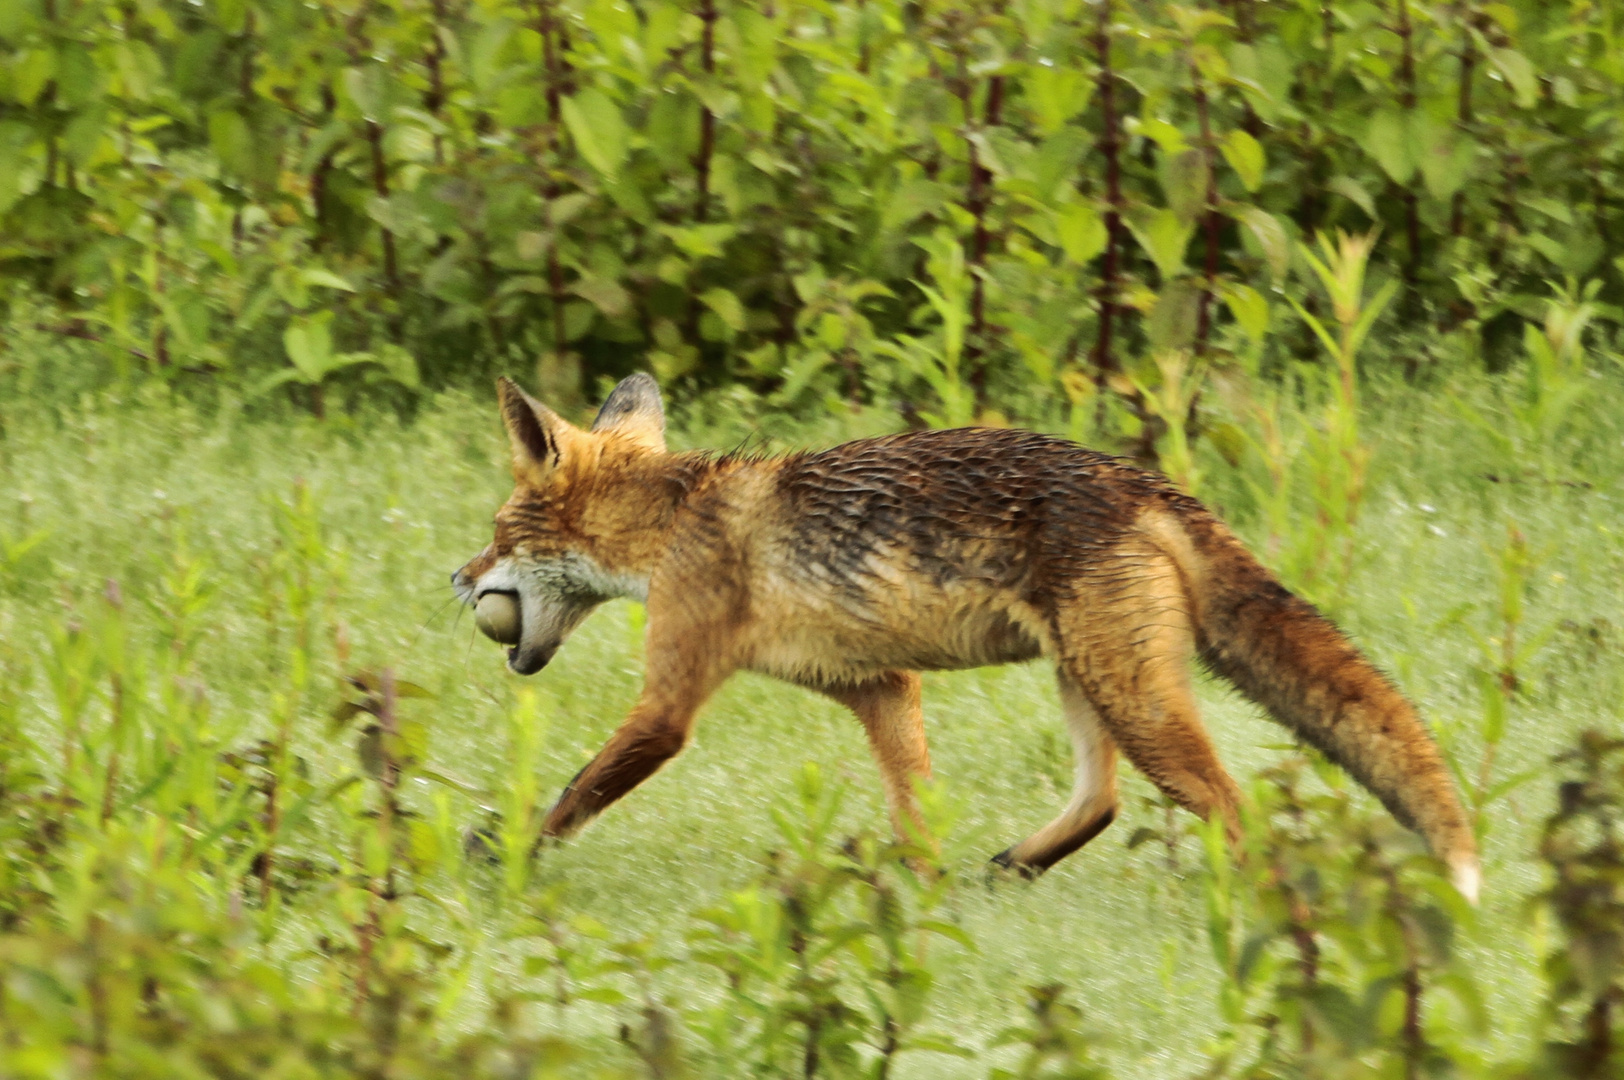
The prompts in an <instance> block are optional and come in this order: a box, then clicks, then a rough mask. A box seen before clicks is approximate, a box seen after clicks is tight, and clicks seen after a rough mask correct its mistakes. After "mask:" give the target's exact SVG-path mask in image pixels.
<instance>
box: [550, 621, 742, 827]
mask: <svg viewBox="0 0 1624 1080" xmlns="http://www.w3.org/2000/svg"><path fill="white" fill-rule="evenodd" d="M672 636H675V635H656V634H655V633H654V632H653V627H652V626H651V628H650V634H649V649H648V664H647V675H646V677H645V678H644V682H643V693H642V695H641V696H640V697H639V698H638V699H637V704H636V705H635V706H633V708H632V711H631V713H630V714H629V715H628V716H627V717H626V719H625V721H624V722H623V723H622V724H621V725H620V727H619V728H618V729H616V731H615V733H614V734H613V735H612V736H610V738H609V742H608V743H606V744H605V745H604V748H603V749H602V750H600V751H598V756H597V757H595V758H593V759H592V761H591V762H590V763H588V765H587V767H586V768H584V769H582V770H581V771H580V772H579V773H577V774H576V776H575V779H574V780H571V781H570V782H569V786H568V787H566V788H565V789H564V793H563V794H562V795H560V796H559V797H558V802H557V803H555V804H553V808H552V810H551V811H550V812H549V813H548V815H547V820H546V822H545V823H544V824H543V825H542V828H541V834H542V838H543V839H546V838H563V837H567V836H569V835H570V834H571V833H574V832H575V831H576V830H578V829H580V828H581V827H582V826H583V825H585V824H586V823H587V822H589V821H591V820H592V819H593V818H595V817H597V816H598V814H599V813H601V812H602V811H603V809H604V808H605V807H607V806H608V805H609V804H610V803H612V802H614V801H615V800H616V799H618V798H620V797H621V796H622V795H624V794H626V793H627V792H628V791H630V790H631V789H632V788H634V787H636V786H637V785H638V784H641V783H642V782H643V781H644V780H647V779H648V778H649V777H650V776H652V775H654V773H655V772H656V771H657V770H658V769H659V768H660V766H661V765H664V764H665V763H666V762H667V761H669V760H670V759H671V758H673V757H675V756H676V755H677V753H678V751H680V750H681V749H682V748H683V746H685V745H686V744H687V742H688V735H689V733H690V732H691V731H692V730H693V726H694V717H695V715H696V714H697V713H698V712H699V707H700V706H701V705H703V704H704V703H705V699H706V698H708V697H710V695H711V693H712V691H714V690H715V689H716V687H717V686H719V685H721V683H722V680H723V679H725V678H726V677H727V674H728V672H729V670H730V669H729V668H726V667H723V666H722V665H720V664H718V663H717V662H716V660H715V659H714V657H715V656H716V655H717V654H718V653H719V652H721V651H722V650H715V651H712V652H710V653H709V655H705V656H696V655H694V653H695V652H696V649H695V646H696V644H697V643H699V642H702V641H704V638H705V637H708V636H711V635H701V636H699V637H697V638H696V637H688V638H686V639H685V640H684V641H682V642H677V641H672V640H671V637H672ZM710 644H712V646H713V648H714V638H712V642H710Z"/></svg>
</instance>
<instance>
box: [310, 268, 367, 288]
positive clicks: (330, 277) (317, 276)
mask: <svg viewBox="0 0 1624 1080" xmlns="http://www.w3.org/2000/svg"><path fill="white" fill-rule="evenodd" d="M299 280H300V281H302V282H304V283H305V284H306V285H320V286H322V287H323V288H328V289H342V290H343V291H344V292H354V291H355V286H354V285H351V284H350V283H349V282H347V281H345V280H344V279H343V278H341V277H339V276H338V275H337V274H335V273H333V272H332V271H331V270H328V269H326V268H325V267H320V266H306V267H304V268H302V269H301V270H300V271H299Z"/></svg>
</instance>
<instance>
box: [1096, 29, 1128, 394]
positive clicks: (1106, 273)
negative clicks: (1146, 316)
mask: <svg viewBox="0 0 1624 1080" xmlns="http://www.w3.org/2000/svg"><path fill="white" fill-rule="evenodd" d="M1094 54H1095V56H1096V57H1098V60H1099V65H1100V73H1099V97H1100V125H1101V131H1100V141H1099V149H1100V153H1101V154H1103V155H1104V156H1105V264H1104V266H1103V267H1102V269H1101V272H1100V289H1099V302H1100V331H1099V336H1098V337H1097V338H1096V339H1095V341H1094V356H1093V364H1094V380H1095V382H1096V383H1098V385H1099V388H1100V390H1101V391H1102V392H1101V393H1100V394H1098V395H1097V400H1098V402H1099V404H1098V406H1097V408H1098V409H1100V410H1101V411H1102V412H1103V410H1104V408H1105V394H1104V393H1103V391H1104V390H1105V389H1106V382H1107V380H1108V379H1109V377H1110V375H1111V374H1113V373H1114V372H1115V371H1116V369H1117V364H1116V354H1115V353H1114V352H1113V351H1112V348H1111V335H1112V331H1113V330H1114V329H1115V322H1116V309H1117V288H1118V281H1117V270H1118V259H1119V257H1120V252H1121V250H1122V245H1123V239H1124V238H1123V235H1122V234H1123V231H1124V229H1123V224H1122V164H1121V161H1120V160H1119V159H1118V155H1119V153H1120V152H1121V148H1122V138H1121V133H1120V132H1119V131H1118V130H1117V113H1116V73H1115V72H1114V71H1112V69H1111V0H1101V3H1100V7H1099V18H1098V20H1097V21H1096V23H1095V26H1094ZM1099 419H1101V420H1103V419H1104V418H1103V416H1101V417H1100V418H1099Z"/></svg>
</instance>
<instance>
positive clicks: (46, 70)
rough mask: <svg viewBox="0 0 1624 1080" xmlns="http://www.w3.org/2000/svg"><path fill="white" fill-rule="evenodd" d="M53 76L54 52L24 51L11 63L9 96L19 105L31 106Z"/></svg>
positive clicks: (54, 67) (54, 66) (54, 72)
mask: <svg viewBox="0 0 1624 1080" xmlns="http://www.w3.org/2000/svg"><path fill="white" fill-rule="evenodd" d="M55 74H56V52H55V50H53V49H25V50H23V51H22V52H20V53H18V54H17V58H16V59H15V60H13V61H12V62H11V96H12V97H13V98H15V99H16V101H17V103H18V104H19V105H25V106H26V105H32V104H34V102H35V101H36V100H38V98H39V96H40V94H41V93H42V92H43V91H44V90H45V84H46V83H48V82H50V81H51V78H52V76H54V75H55Z"/></svg>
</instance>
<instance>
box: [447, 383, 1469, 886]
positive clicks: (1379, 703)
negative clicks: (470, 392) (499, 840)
mask: <svg viewBox="0 0 1624 1080" xmlns="http://www.w3.org/2000/svg"><path fill="white" fill-rule="evenodd" d="M498 392H499V395H500V399H501V410H502V418H503V421H504V423H505V425H506V427H507V432H508V436H509V438H510V440H511V442H512V448H513V475H514V481H515V484H514V490H513V494H512V496H511V497H510V498H509V499H508V500H507V502H506V503H505V504H504V505H503V506H502V508H501V509H500V510H499V511H498V512H497V514H496V535H495V539H494V540H493V542H492V543H491V544H490V546H489V547H487V548H486V549H485V550H484V551H482V552H481V553H480V554H479V555H478V556H477V557H475V558H474V559H473V560H472V561H471V562H469V563H468V564H467V565H466V566H464V567H463V568H462V569H460V570H458V571H457V572H456V573H455V574H454V575H452V582H453V584H454V585H455V587H456V589H457V591H458V593H459V594H460V596H461V597H462V599H463V600H464V602H466V603H470V604H473V605H475V621H476V623H477V624H478V625H479V627H480V629H481V630H482V631H484V632H485V633H486V634H487V636H490V637H492V638H494V639H495V640H497V641H500V642H502V643H504V644H507V645H509V646H511V647H510V648H509V650H508V665H509V667H510V668H511V669H512V670H513V671H515V672H517V673H518V674H520V675H529V674H533V673H534V672H537V671H539V670H541V668H543V667H544V666H545V665H546V664H547V661H548V660H549V659H551V658H552V655H553V653H554V652H555V651H556V650H557V649H558V647H559V645H560V644H561V643H562V642H563V640H564V639H565V637H567V636H568V635H569V633H570V631H571V630H573V629H574V628H575V627H576V626H577V625H579V624H580V622H581V620H582V619H583V618H585V617H586V615H587V614H588V613H589V612H590V611H592V609H593V608H594V607H596V606H597V605H598V604H600V603H602V602H603V601H605V600H608V599H610V598H612V597H617V596H627V597H634V598H636V599H639V600H642V601H644V602H645V603H646V604H647V605H648V624H647V625H648V630H647V635H648V636H647V656H646V678H645V682H644V686H643V690H642V694H641V696H640V697H639V699H638V701H637V704H636V706H635V707H634V708H633V709H632V711H631V714H630V715H629V716H628V717H627V718H626V720H625V722H624V723H623V724H622V725H621V726H620V728H619V729H618V730H617V731H616V732H615V734H614V735H613V737H611V738H610V740H609V742H608V744H607V745H606V746H605V747H604V748H603V750H602V751H601V752H600V753H599V754H598V755H597V757H595V758H594V759H593V760H592V762H591V763H590V764H588V765H587V766H586V768H584V769H583V770H581V772H580V773H579V774H578V775H577V776H576V777H575V779H574V780H573V781H572V782H571V783H570V784H569V786H568V787H567V788H566V789H565V790H564V792H563V794H562V795H561V796H560V797H559V799H558V802H557V803H556V804H555V805H554V806H553V808H552V810H551V811H550V813H549V814H548V816H547V819H546V822H545V824H544V825H543V830H542V831H543V835H544V836H546V837H564V836H568V835H570V834H571V833H573V832H575V831H576V830H577V829H579V828H581V826H583V825H584V824H586V823H587V822H588V821H589V820H591V819H592V818H593V817H594V816H595V815H597V814H598V813H599V812H600V811H602V810H603V809H604V808H605V807H607V806H608V805H609V804H610V803H612V802H614V801H615V800H616V799H619V798H620V797H621V796H622V795H625V794H626V793H627V792H628V791H630V790H631V789H632V788H634V787H636V786H637V785H638V784H640V783H642V781H643V780H645V779H647V778H648V777H649V776H650V775H651V774H653V773H654V771H655V770H657V769H658V768H659V767H660V766H661V765H662V764H664V763H665V762H666V761H667V760H668V759H670V758H671V757H672V756H673V755H675V754H676V753H677V752H678V751H680V750H681V749H682V747H683V745H684V743H685V742H686V741H687V739H688V735H689V733H690V731H691V730H692V728H693V724H694V717H695V714H696V713H697V712H698V710H699V708H700V706H701V705H703V704H704V702H705V699H706V698H708V697H709V696H710V695H711V694H712V693H713V692H714V691H715V690H716V688H717V687H718V686H720V685H721V684H722V682H723V681H724V680H725V679H727V677H728V676H729V675H731V674H732V673H733V672H735V671H739V670H749V671H757V672H762V673H764V674H767V675H772V676H776V677H777V678H780V679H784V680H786V681H788V682H791V683H794V684H795V685H797V686H804V687H806V688H808V689H810V690H815V691H817V692H819V693H822V694H826V695H828V696H829V697H831V698H833V699H834V700H836V701H838V702H840V703H842V704H843V705H845V706H847V707H848V708H850V709H851V711H852V712H853V713H855V714H856V716H857V719H858V720H859V721H861V722H862V724H863V727H864V729H865V730H866V732H867V735H868V740H869V744H870V747H871V748H872V750H873V753H874V758H875V760H876V761H877V762H878V763H879V768H880V774H881V778H882V780H883V784H884V789H885V795H886V801H887V804H888V807H889V809H890V813H891V817H892V820H893V824H894V826H895V827H896V828H897V829H898V832H899V834H903V833H904V832H905V830H906V822H907V821H909V820H911V821H912V822H913V823H915V824H917V823H918V821H919V810H918V806H917V803H916V801H915V793H914V783H915V781H916V780H917V779H918V778H923V777H928V776H929V775H930V754H929V751H928V749H927V747H926V743H925V730H924V723H923V718H922V715H921V713H920V678H919V672H920V671H922V670H946V669H955V668H968V667H978V666H981V665H984V664H1001V663H1009V662H1014V661H1021V660H1031V659H1034V658H1036V657H1039V656H1042V657H1046V658H1048V659H1049V660H1050V661H1051V662H1053V663H1054V665H1055V668H1056V672H1057V677H1058V680H1059V684H1060V704H1061V710H1062V712H1063V714H1064V716H1065V720H1066V725H1067V727H1068V728H1069V729H1070V733H1071V740H1072V745H1073V748H1074V751H1075V755H1076V782H1075V787H1074V790H1073V793H1072V796H1071V802H1070V804H1069V805H1068V806H1067V807H1066V808H1065V810H1063V811H1062V812H1061V813H1060V815H1059V816H1058V817H1056V818H1055V819H1054V820H1053V821H1051V822H1050V823H1049V824H1047V825H1045V826H1044V827H1043V828H1041V829H1039V830H1038V831H1037V832H1036V833H1034V834H1032V835H1031V836H1029V837H1027V838H1026V839H1025V840H1022V841H1021V842H1020V843H1018V844H1015V845H1014V846H1012V847H1010V848H1009V849H1007V850H1006V851H1004V852H1002V853H1001V854H999V855H998V856H996V858H995V860H994V861H995V862H997V863H998V864H1000V865H1002V866H1005V867H1007V868H1010V869H1012V870H1016V871H1019V872H1021V873H1023V874H1026V875H1029V876H1030V875H1036V874H1038V873H1041V872H1042V871H1043V870H1045V869H1047V868H1048V867H1050V866H1052V865H1054V863H1055V862H1057V861H1058V860H1060V859H1062V858H1064V857H1065V856H1067V855H1069V854H1071V853H1072V852H1073V851H1076V850H1077V849H1078V848H1079V847H1081V846H1082V845H1084V844H1086V843H1087V842H1088V841H1089V840H1091V839H1092V838H1093V837H1094V836H1096V835H1097V834H1098V833H1099V832H1100V830H1102V829H1104V828H1105V827H1106V826H1107V825H1109V824H1110V823H1111V821H1112V819H1113V818H1114V817H1115V815H1116V806H1117V796H1116V756H1117V751H1118V750H1119V749H1120V750H1121V751H1122V752H1123V753H1124V754H1126V755H1127V756H1128V760H1129V761H1130V762H1132V763H1133V765H1135V766H1136V767H1137V768H1138V769H1139V770H1140V771H1142V772H1143V773H1144V774H1145V775H1146V776H1148V777H1149V778H1150V779H1151V780H1152V781H1153V782H1154V783H1155V784H1156V786H1157V787H1159V788H1160V789H1161V790H1162V791H1163V792H1165V793H1166V794H1167V795H1168V796H1169V797H1170V798H1172V799H1173V800H1175V801H1176V802H1177V803H1179V805H1181V806H1183V807H1186V808H1187V809H1189V810H1191V811H1193V812H1194V813H1196V814H1199V815H1200V816H1202V817H1204V818H1205V817H1209V816H1210V815H1213V814H1218V815H1220V818H1221V819H1222V820H1223V821H1224V822H1225V824H1226V825H1227V826H1228V828H1229V829H1230V831H1231V833H1232V835H1233V834H1234V832H1235V830H1236V829H1237V827H1238V817H1237V805H1238V803H1239V799H1240V792H1239V790H1238V789H1237V787H1236V785H1235V781H1234V780H1233V779H1231V778H1230V776H1229V774H1228V773H1227V772H1226V771H1225V770H1224V767H1223V765H1222V764H1220V762H1219V761H1218V757H1217V755H1216V753H1215V752H1214V749H1213V745H1212V742H1211V740H1210V739H1209V737H1208V735H1207V732H1206V730H1205V728H1204V727H1203V726H1202V723H1201V720H1200V717H1199V716H1198V714H1197V711H1196V703H1195V698H1194V695H1193V693H1192V691H1191V685H1190V678H1189V666H1190V662H1191V660H1192V659H1194V658H1196V657H1199V658H1200V659H1201V660H1202V662H1203V663H1205V664H1206V665H1207V666H1208V667H1209V668H1210V669H1212V670H1213V671H1215V672H1217V673H1218V674H1220V675H1222V676H1224V677H1225V678H1227V679H1228V680H1229V681H1230V682H1232V683H1234V685H1235V686H1236V687H1237V688H1239V690H1240V691H1241V692H1242V693H1243V694H1245V695H1246V696H1247V697H1249V698H1251V699H1252V700H1253V701H1255V702H1257V703H1258V704H1259V705H1261V706H1263V707H1264V708H1265V709H1266V710H1268V711H1269V713H1270V714H1272V715H1273V716H1274V717H1275V719H1277V720H1278V721H1280V722H1281V723H1282V724H1284V725H1285V726H1286V727H1288V728H1289V729H1291V730H1292V731H1293V732H1295V733H1296V734H1297V735H1298V736H1299V737H1301V738H1302V739H1303V740H1304V741H1306V742H1308V743H1309V744H1311V745H1312V746H1315V747H1317V748H1318V749H1319V750H1321V751H1322V752H1324V753H1325V754H1326V755H1327V756H1328V757H1330V758H1331V760H1333V761H1335V762H1337V763H1338V764H1339V765H1341V766H1342V767H1343V768H1344V769H1346V770H1347V771H1348V772H1349V773H1351V774H1352V775H1353V776H1354V778H1355V779H1357V780H1358V781H1359V782H1360V783H1361V784H1363V785H1364V786H1365V787H1366V788H1368V789H1369V790H1370V791H1372V792H1373V793H1374V794H1375V795H1376V797H1377V798H1379V799H1380V800H1381V801H1382V803H1383V804H1384V805H1385V806H1386V807H1387V808H1388V810H1390V811H1391V812H1392V814H1393V815H1394V816H1395V817H1396V818H1397V819H1398V820H1399V821H1401V822H1403V823H1404V824H1405V825H1407V826H1409V827H1411V828H1413V829H1415V830H1417V831H1418V832H1420V833H1421V835H1422V836H1423V837H1424V838H1425V839H1426V841H1427V843H1428V844H1429V846H1430V847H1431V849H1432V851H1433V852H1434V853H1435V854H1436V855H1437V856H1438V857H1439V858H1440V859H1442V860H1443V861H1444V862H1445V864H1446V865H1447V866H1448V868H1449V870H1450V872H1451V875H1452V877H1453V880H1454V882H1455V884H1456V886H1457V888H1459V889H1460V891H1461V892H1462V893H1463V894H1465V895H1466V896H1467V897H1468V898H1471V899H1474V900H1475V898H1476V896H1477V891H1478V887H1479V881H1480V873H1479V869H1478V861H1477V853H1476V844H1475V842H1474V838H1473V834H1472V830H1471V828H1470V826H1469V824H1468V822H1467V819H1466V815H1465V814H1464V813H1463V812H1462V810H1461V805H1460V802H1459V800H1458V799H1457V797H1456V794H1455V788H1454V785H1453V784H1452V782H1451V780H1450V777H1449V773H1448V771H1447V770H1446V769H1445V767H1444V763H1443V760H1442V757H1441V755H1440V754H1439V751H1438V748H1437V746H1436V745H1435V744H1434V742H1433V740H1432V738H1431V736H1430V735H1429V734H1428V732H1427V729H1426V728H1425V726H1423V724H1422V723H1421V721H1420V719H1419V718H1418V717H1417V715H1416V712H1415V709H1414V708H1413V707H1412V706H1411V705H1410V703H1409V702H1408V701H1407V700H1406V699H1405V698H1404V696H1403V695H1402V694H1400V693H1399V692H1398V690H1396V689H1395V688H1394V687H1393V685H1392V683H1390V682H1389V681H1388V680H1387V679H1386V678H1385V677H1383V675H1382V674H1381V673H1380V672H1379V671H1377V670H1376V668H1375V667H1374V666H1373V665H1372V664H1371V663H1370V662H1369V661H1368V660H1366V659H1365V658H1364V657H1363V656H1362V655H1361V654H1360V653H1359V651H1358V650H1357V649H1355V648H1354V646H1353V645H1352V644H1351V643H1350V642H1349V641H1348V639H1347V638H1346V637H1344V636H1343V635H1342V634H1341V633H1340V632H1339V631H1338V630H1337V628H1336V627H1335V626H1333V625H1332V624H1331V623H1330V621H1329V620H1327V619H1325V618H1324V617H1323V616H1321V615H1320V614H1319V612H1318V611H1316V610H1315V609H1314V607H1313V606H1312V605H1310V604H1308V603H1307V602H1306V601H1304V600H1301V599H1299V598H1298V597H1296V596H1294V595H1292V594H1291V593H1290V592H1288V591H1287V590H1286V589H1285V588H1284V587H1282V586H1281V584H1280V583H1279V582H1278V581H1276V580H1275V578H1274V577H1273V576H1272V575H1271V574H1270V573H1269V571H1268V570H1266V569H1264V567H1263V566H1262V564H1260V563H1259V562H1258V561H1257V560H1256V559H1255V558H1253V557H1252V555H1251V554H1250V553H1249V552H1248V551H1247V550H1246V548H1245V547H1243V546H1242V544H1241V543H1240V541H1239V540H1237V539H1236V538H1235V536H1234V535H1233V534H1232V533H1231V532H1230V531H1229V529H1227V528H1226V527H1225V526H1224V525H1223V523H1221V522H1220V521H1219V520H1218V519H1217V518H1216V517H1214V516H1213V514H1212V513H1211V512H1209V511H1208V510H1207V509H1206V508H1205V507H1204V506H1202V505H1201V504H1200V503H1199V502H1197V501H1196V500H1195V499H1193V498H1191V497H1189V496H1187V495H1184V494H1182V493H1180V492H1179V491H1177V490H1176V489H1175V488H1174V487H1173V486H1172V485H1171V484H1170V483H1169V482H1168V481H1167V480H1166V479H1165V478H1163V477H1162V476H1160V475H1158V474H1156V473H1153V472H1149V471H1146V470H1144V469H1140V468H1135V467H1134V466H1132V465H1129V464H1127V463H1125V462H1122V461H1120V460H1117V459H1115V458H1113V457H1110V456H1108V455H1105V454H1100V453H1095V452H1093V451H1090V450H1085V449H1083V448H1082V447H1080V446H1077V445H1075V444H1074V443H1071V442H1067V441H1065V440H1063V439H1059V438H1053V437H1050V436H1048V435H1039V434H1035V433H1032V432H1027V431H1018V430H1008V429H991V428H965V429H960V430H951V431H917V432H908V433H905V434H900V435H891V436H886V437H883V438H874V439H859V440H857V441H855V442H849V443H846V444H844V445H841V446H836V447H834V448H833V449H830V450H822V451H816V452H810V453H797V454H790V455H788V456H785V457H756V456H749V455H739V454H711V453H704V452H687V453H670V452H668V451H667V450H666V447H665V413H664V408H663V405H662V403H661V399H660V392H659V388H658V386H657V385H656V384H655V382H654V380H653V379H652V378H650V377H649V376H647V375H633V376H631V377H630V378H628V379H626V380H624V381H623V382H621V383H620V385H619V386H617V387H616V388H615V390H614V392H613V393H612V394H610V395H609V398H608V400H607V401H606V402H605V403H604V405H603V408H602V410H601V411H600V412H599V413H598V416H597V419H596V421H595V422H594V423H593V425H592V427H591V429H590V430H586V431H583V430H581V429H580V428H577V427H575V426H573V425H571V424H569V423H568V422H566V421H565V420H563V419H562V418H560V417H559V416H558V415H557V414H555V413H554V412H552V411H551V410H550V409H548V408H547V407H546V406H545V405H542V404H541V403H540V402H537V401H535V400H534V399H532V398H531V397H530V396H529V395H527V394H525V393H524V392H523V391H522V390H520V389H519V387H518V386H516V385H515V384H514V383H512V382H510V381H508V380H507V379H503V380H501V381H500V383H499V384H498Z"/></svg>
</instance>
